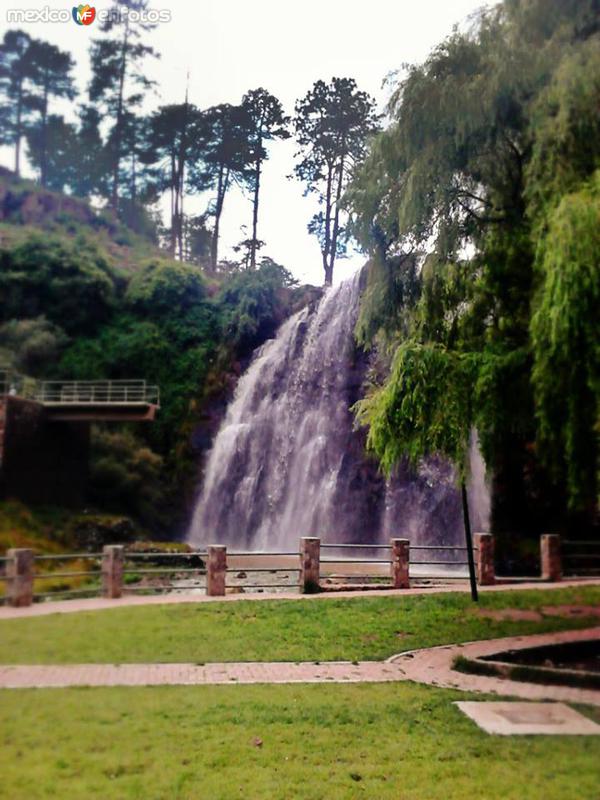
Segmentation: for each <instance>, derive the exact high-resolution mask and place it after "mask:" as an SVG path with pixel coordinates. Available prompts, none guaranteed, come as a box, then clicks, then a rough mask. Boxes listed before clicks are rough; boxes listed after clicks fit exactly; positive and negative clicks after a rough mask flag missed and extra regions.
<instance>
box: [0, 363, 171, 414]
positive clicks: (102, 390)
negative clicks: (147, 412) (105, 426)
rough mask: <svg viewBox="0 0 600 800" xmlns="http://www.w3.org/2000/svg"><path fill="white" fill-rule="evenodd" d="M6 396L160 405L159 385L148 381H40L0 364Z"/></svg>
mask: <svg viewBox="0 0 600 800" xmlns="http://www.w3.org/2000/svg"><path fill="white" fill-rule="evenodd" d="M6 395H16V396H18V397H23V398H25V399H26V400H36V401H37V402H38V403H43V404H47V405H97V404H100V405H103V404H115V405H123V404H125V405H137V404H145V405H157V406H158V405H160V390H159V388H158V386H156V385H154V384H149V383H147V381H145V380H137V379H135V380H99V381H38V380H35V379H34V378H27V377H25V376H24V375H20V374H19V373H17V372H15V371H14V370H11V369H9V368H8V367H0V397H3V396H6Z"/></svg>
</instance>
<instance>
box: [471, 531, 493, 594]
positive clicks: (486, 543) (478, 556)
mask: <svg viewBox="0 0 600 800" xmlns="http://www.w3.org/2000/svg"><path fill="white" fill-rule="evenodd" d="M473 545H474V547H476V548H477V552H476V553H475V571H476V574H477V583H478V584H479V585H480V586H493V585H494V584H495V583H496V568H495V565H494V537H493V536H492V534H491V533H475V534H474V535H473Z"/></svg>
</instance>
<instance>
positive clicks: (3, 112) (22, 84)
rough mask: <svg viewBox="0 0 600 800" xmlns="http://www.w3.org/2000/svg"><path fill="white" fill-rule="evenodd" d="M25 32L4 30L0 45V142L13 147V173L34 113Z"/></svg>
mask: <svg viewBox="0 0 600 800" xmlns="http://www.w3.org/2000/svg"><path fill="white" fill-rule="evenodd" d="M30 45H31V37H30V36H29V34H27V33H25V31H15V30H11V31H7V32H6V33H5V34H4V39H3V40H2V44H1V45H0V97H1V98H2V102H1V105H0V142H1V143H2V144H7V145H12V146H13V147H14V148H15V173H16V175H19V174H20V171H21V142H22V139H23V136H24V135H25V133H26V131H27V124H28V122H29V121H30V119H31V115H32V112H33V110H34V102H33V101H34V96H33V94H32V92H31V87H30V84H29V81H30V78H31V77H32V69H31V63H30V59H29V48H30Z"/></svg>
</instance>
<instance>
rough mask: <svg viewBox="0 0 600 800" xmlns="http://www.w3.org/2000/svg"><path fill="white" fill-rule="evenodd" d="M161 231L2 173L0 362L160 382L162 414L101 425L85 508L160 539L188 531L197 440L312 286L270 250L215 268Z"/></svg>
mask: <svg viewBox="0 0 600 800" xmlns="http://www.w3.org/2000/svg"><path fill="white" fill-rule="evenodd" d="M155 240H156V232H155V230H154V226H153V223H152V220H151V219H150V218H148V220H147V229H146V230H142V231H138V232H134V231H132V230H130V229H128V228H127V227H125V226H124V225H122V224H120V223H119V222H115V221H114V220H113V219H111V217H110V216H109V215H108V214H107V213H105V212H98V211H95V210H94V209H92V208H91V207H90V206H89V205H88V204H87V203H85V202H84V201H81V200H78V199H76V198H72V197H67V196H64V195H60V194H56V193H53V192H49V191H47V190H42V189H40V188H38V187H37V186H35V185H34V184H32V183H30V182H27V181H17V180H15V179H14V178H12V177H11V176H10V174H8V173H6V172H3V173H0V295H1V296H2V298H3V302H2V304H1V307H0V362H1V363H2V365H8V366H11V367H12V368H14V369H16V370H17V371H19V372H21V373H22V374H25V375H29V376H32V377H35V378H46V379H78V380H92V379H108V378H111V379H124V378H127V379H135V378H144V379H146V380H148V381H149V382H151V383H156V384H158V385H159V386H160V390H161V410H160V413H159V415H158V418H157V420H156V421H155V422H154V423H152V424H146V425H137V426H136V425H115V424H112V425H98V426H95V427H94V429H93V431H92V462H91V482H90V490H89V497H88V498H87V504H86V505H87V507H88V508H92V509H93V510H94V511H99V512H104V513H109V514H113V513H116V514H127V515H129V516H131V517H132V518H133V520H134V521H135V523H136V524H139V525H140V526H142V527H144V528H147V529H150V530H151V531H152V532H153V533H154V534H155V535H158V536H160V538H164V537H170V536H175V535H177V534H178V533H179V532H180V531H181V530H182V526H183V524H184V522H185V518H186V513H187V510H188V506H189V500H190V498H191V497H192V495H193V490H194V488H195V485H196V482H197V477H198V463H199V459H200V455H201V452H199V451H202V450H203V449H205V448H206V446H207V445H208V444H209V442H210V439H211V436H212V434H213V433H214V429H215V427H216V425H217V424H218V421H219V419H220V414H221V412H222V409H223V406H224V404H225V402H226V399H227V397H228V394H229V393H230V391H231V389H232V387H233V386H234V385H235V381H236V379H237V377H238V376H239V374H240V372H241V370H242V369H243V366H244V364H245V363H246V361H247V360H248V358H249V356H250V355H251V353H252V351H253V349H254V348H255V347H256V346H257V345H259V344H260V343H262V342H263V341H264V340H265V339H266V338H268V337H270V336H272V335H273V333H274V331H275V329H276V328H277V326H278V325H279V324H280V323H281V322H282V321H283V319H285V317H286V316H287V315H289V314H290V313H291V312H293V311H295V310H296V309H297V308H299V307H300V306H301V305H302V304H304V303H305V302H307V301H309V300H310V299H311V298H314V296H315V293H314V290H311V289H307V288H306V287H304V288H299V287H296V286H295V283H294V281H293V279H292V278H291V275H290V274H289V273H288V272H287V270H285V269H284V268H283V267H282V266H281V265H278V264H276V263H275V262H273V261H271V260H270V259H263V260H262V262H261V264H260V267H259V268H258V269H257V270H256V271H254V272H248V271H245V270H242V269H241V268H240V269H237V270H236V269H234V270H231V265H229V269H228V271H227V272H225V271H223V272H217V273H208V272H207V271H206V270H205V269H203V268H202V266H199V265H197V264H188V263H185V262H180V261H175V260H173V259H172V258H170V257H169V256H168V254H166V253H165V251H163V250H161V249H160V248H159V247H158V246H157V245H156V241H155ZM192 442H193V443H194V444H192ZM0 513H2V512H1V511H0Z"/></svg>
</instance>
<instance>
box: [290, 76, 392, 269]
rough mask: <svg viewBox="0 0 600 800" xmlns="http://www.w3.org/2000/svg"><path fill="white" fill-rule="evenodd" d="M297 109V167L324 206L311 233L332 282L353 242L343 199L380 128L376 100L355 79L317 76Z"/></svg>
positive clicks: (307, 190)
mask: <svg viewBox="0 0 600 800" xmlns="http://www.w3.org/2000/svg"><path fill="white" fill-rule="evenodd" d="M294 111H295V114H294V128H295V133H296V137H297V139H298V144H299V145H300V151H299V153H298V155H299V156H300V157H301V158H300V160H299V161H298V163H297V164H296V166H295V168H294V172H295V175H296V177H297V178H298V179H299V180H301V181H303V182H304V183H305V184H306V189H305V194H309V193H313V194H316V196H317V198H318V201H319V205H320V206H321V210H320V211H319V212H318V213H317V214H315V215H314V216H313V218H312V219H311V221H310V222H309V224H308V232H309V233H312V234H314V235H315V236H316V237H317V239H318V241H319V246H320V249H321V256H322V260H323V270H324V273H325V275H324V279H325V284H326V285H331V282H332V280H333V268H334V264H335V260H336V258H338V257H340V256H343V255H344V254H345V252H346V245H347V242H348V232H347V231H346V229H345V213H342V209H341V198H342V194H343V192H344V190H345V188H346V187H347V185H348V181H349V178H350V175H351V174H352V170H353V166H354V165H355V164H356V163H357V162H358V161H360V160H361V159H362V158H363V156H364V154H365V151H366V147H367V141H368V138H369V137H370V136H371V135H372V134H373V133H374V132H375V131H376V130H377V128H378V117H377V115H376V113H375V101H374V100H373V98H372V97H371V96H370V95H368V94H367V92H363V91H360V90H359V89H358V86H357V84H356V81H355V80H353V79H352V78H332V79H331V81H330V82H329V83H325V82H324V81H321V80H319V81H316V82H315V83H314V84H313V86H312V87H311V88H310V89H309V91H308V92H307V93H306V95H305V96H304V97H302V98H301V99H300V100H298V101H297V102H296V106H295V109H294Z"/></svg>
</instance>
